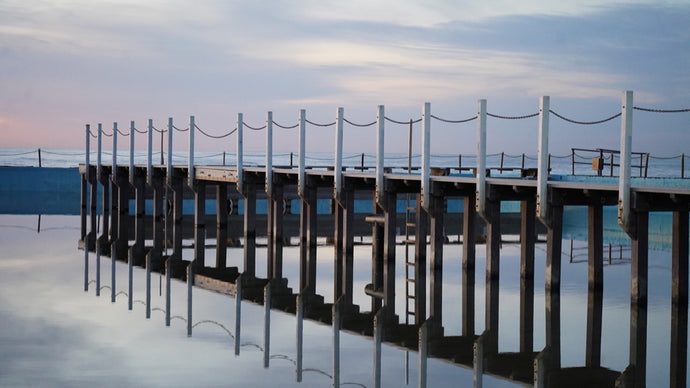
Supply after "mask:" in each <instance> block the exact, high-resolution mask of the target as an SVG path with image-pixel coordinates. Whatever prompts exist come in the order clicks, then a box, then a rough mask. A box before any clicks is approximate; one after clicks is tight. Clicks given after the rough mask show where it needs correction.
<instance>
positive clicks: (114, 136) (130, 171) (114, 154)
mask: <svg viewBox="0 0 690 388" xmlns="http://www.w3.org/2000/svg"><path fill="white" fill-rule="evenodd" d="M117 132H118V131H117V123H113V164H112V169H113V171H112V173H111V174H112V177H113V180H114V181H117V135H118V133H117ZM129 173H130V176H131V174H132V170H131V169H130V170H129ZM98 179H100V177H99V178H98Z"/></svg>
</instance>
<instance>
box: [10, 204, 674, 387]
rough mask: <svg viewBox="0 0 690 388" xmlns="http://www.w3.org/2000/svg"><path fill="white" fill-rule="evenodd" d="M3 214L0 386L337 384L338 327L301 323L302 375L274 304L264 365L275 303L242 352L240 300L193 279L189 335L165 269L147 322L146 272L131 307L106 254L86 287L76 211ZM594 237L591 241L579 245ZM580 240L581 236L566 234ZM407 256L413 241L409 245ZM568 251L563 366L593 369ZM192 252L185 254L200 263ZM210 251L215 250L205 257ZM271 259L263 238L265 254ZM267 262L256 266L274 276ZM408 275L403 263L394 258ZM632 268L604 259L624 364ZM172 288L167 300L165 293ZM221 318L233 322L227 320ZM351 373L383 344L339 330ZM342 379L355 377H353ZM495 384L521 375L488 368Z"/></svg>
mask: <svg viewBox="0 0 690 388" xmlns="http://www.w3.org/2000/svg"><path fill="white" fill-rule="evenodd" d="M38 222H39V221H38V216H35V215H32V216H12V215H0V317H2V324H1V325H0V357H1V358H2V359H1V360H0V386H69V387H86V386H89V387H91V386H112V387H115V386H117V387H122V386H150V387H156V386H167V387H170V386H238V387H240V386H251V387H253V386H275V387H292V386H306V387H312V386H313V387H327V386H330V385H331V378H330V375H332V372H333V370H332V363H331V357H332V353H333V348H332V331H331V327H330V326H325V325H322V324H317V323H314V322H311V321H305V322H304V368H305V372H304V375H303V381H302V383H297V382H296V381H295V364H294V360H295V359H296V340H295V330H296V318H295V316H293V315H290V314H285V313H282V312H279V311H272V312H271V316H270V322H271V325H270V326H271V331H270V356H271V358H270V360H269V362H270V366H269V368H264V361H263V359H264V355H263V348H264V330H263V327H264V309H263V306H257V305H254V304H251V303H248V302H244V303H243V305H242V316H241V322H242V330H241V338H240V343H241V345H242V346H241V353H240V355H239V356H235V355H234V350H233V338H232V337H231V336H230V335H229V334H228V332H226V331H225V330H224V328H227V329H228V330H229V331H230V332H231V333H233V334H234V325H235V323H234V322H235V310H234V303H235V301H234V299H233V298H230V297H227V296H223V295H219V294H215V293H211V292H207V291H204V290H200V289H194V318H193V321H194V322H195V323H196V322H201V321H213V322H215V323H210V322H206V323H200V324H199V325H198V326H196V327H195V328H194V332H193V335H192V337H187V333H186V323H185V322H184V318H186V303H187V300H186V299H187V298H186V285H185V284H183V283H181V282H179V281H173V282H172V291H171V295H172V300H173V302H172V308H171V315H173V317H174V318H173V320H172V322H171V326H170V327H166V326H165V321H164V314H163V313H162V312H161V311H160V310H158V309H157V308H163V307H164V306H165V297H164V296H165V295H164V292H165V291H163V293H162V294H159V293H158V285H159V278H158V275H155V276H154V280H153V284H154V286H153V287H154V294H153V297H152V301H151V307H152V308H153V309H154V311H153V312H152V316H151V319H149V320H147V319H146V318H145V313H144V312H145V308H144V304H143V300H144V295H145V272H144V270H143V269H139V268H137V269H135V271H134V293H133V298H134V301H135V302H134V305H133V310H132V311H128V309H127V295H126V294H124V293H119V294H118V296H117V300H116V302H115V303H114V304H113V303H111V301H110V290H109V288H108V287H109V286H110V275H111V273H110V268H111V262H110V260H109V259H108V258H103V260H102V263H101V287H102V289H101V296H100V297H97V296H96V290H95V284H94V283H91V284H90V285H89V291H88V292H84V290H83V276H84V275H83V271H84V267H83V265H84V262H83V252H82V251H78V250H77V240H78V238H79V230H78V226H79V217H77V216H43V217H42V218H41V220H40V232H38V227H39V225H38ZM575 244H576V245H579V246H584V244H585V243H584V242H576V243H575ZM563 247H564V249H566V250H567V249H569V247H570V241H569V240H568V241H564V244H563ZM398 249H399V250H398V252H397V257H398V258H400V259H399V260H401V261H402V258H403V257H404V248H403V247H398ZM444 249H445V250H444V289H443V292H444V295H443V304H444V305H443V308H444V316H443V321H444V322H443V324H444V327H445V331H446V335H454V334H455V335H459V334H460V332H461V326H460V324H461V316H460V305H461V297H460V292H461V288H460V282H461V251H462V246H461V245H446V246H445V248H444ZM543 249H544V246H543V244H538V245H537V252H536V260H535V317H534V322H535V332H534V333H535V334H534V338H535V344H534V348H535V349H541V348H543V346H544V319H545V318H544V289H543V284H544V262H545V255H544V251H543ZM298 253H299V250H298V248H297V247H286V248H285V251H284V266H285V267H284V273H285V276H286V277H288V278H289V282H290V284H291V285H292V284H296V283H297V279H298ZM565 253H566V254H564V255H563V269H562V283H561V308H562V310H561V311H562V312H561V314H562V316H561V320H562V324H561V333H562V336H563V338H562V346H563V353H562V364H563V366H564V367H567V366H581V365H584V357H585V331H586V319H587V316H586V313H587V266H586V262H574V263H570V262H569V256H568V254H567V253H569V252H565ZM191 255H192V252H191V251H189V252H187V251H185V259H187V260H189V259H190V258H191V257H188V256H191ZM208 257H213V254H212V251H209V252H208V253H207V258H208ZM241 257H242V255H241V250H240V249H237V248H230V249H229V252H228V265H239V266H240V267H241ZM261 257H265V249H264V250H263V251H262V250H261V248H259V250H258V252H257V259H259V258H261ZM318 257H319V264H318V280H317V292H318V293H319V294H321V295H324V296H325V299H326V302H333V288H332V278H333V259H332V258H333V247H332V246H325V245H324V246H320V247H319V248H318ZM484 259H485V249H484V246H483V245H478V246H477V269H476V271H477V272H476V273H477V280H476V292H475V294H476V298H477V300H476V308H477V310H476V311H477V312H476V332H477V333H481V331H482V330H483V328H484V313H483V312H484V265H483V264H484V261H485V260H484ZM370 260H371V247H370V246H368V245H361V246H360V245H358V246H356V247H355V285H354V289H355V291H356V294H355V295H354V300H355V303H357V304H359V305H360V306H361V307H362V308H363V309H364V310H366V309H368V306H369V303H370V302H369V298H368V297H367V296H366V295H365V294H364V291H363V290H364V286H365V284H366V283H369V282H370V272H369V271H370V268H371V267H370V266H371V263H370ZM576 261H577V260H576ZM90 263H91V265H90V275H89V276H90V279H95V276H96V275H95V274H96V269H95V257H94V255H93V254H92V255H91V256H90ZM264 267H265V266H264V265H263V264H262V262H261V260H257V276H262V275H264V273H265V268H264ZM397 270H398V277H399V279H404V273H403V271H404V268H403V265H402V264H401V263H400V264H399V265H398V266H397ZM500 272H501V273H500V276H501V278H500V307H499V309H500V311H499V314H500V315H499V316H500V327H499V351H501V352H508V351H517V350H518V349H519V328H518V317H519V292H520V290H519V284H520V279H519V245H517V244H509V243H504V244H503V246H502V249H501V270H500ZM116 279H117V281H116V286H115V288H116V290H117V291H118V292H120V291H122V292H124V291H126V290H127V266H126V264H125V263H119V262H118V263H116ZM629 279H630V266H629V264H628V263H627V262H625V261H623V262H615V261H614V264H613V265H606V266H605V267H604V302H603V306H604V313H603V330H602V366H604V367H608V368H611V369H615V370H619V371H621V370H623V369H625V367H626V366H627V364H628V349H629V344H628V341H629V320H630V318H629V300H630V296H629V295H630V294H629V292H630V285H629V282H630V280H629ZM670 280H671V264H670V252H667V251H651V252H650V268H649V320H648V325H649V326H648V331H647V332H648V340H647V347H648V348H647V352H648V359H647V384H648V385H649V386H667V385H668V381H669V380H668V379H669V377H668V374H669V373H668V371H669V353H670V318H671V310H670V306H671V296H670ZM398 283H399V284H398V286H397V290H396V293H397V295H398V296H399V297H398V300H399V305H398V306H396V310H397V311H404V305H403V304H402V303H403V302H402V299H403V298H402V297H400V296H401V295H404V288H403V287H404V286H403V283H402V281H400V282H398ZM161 295H162V296H161ZM219 325H222V326H223V327H224V328H222V327H220V326H219ZM340 344H341V348H340V357H341V370H340V381H341V382H344V383H349V384H350V385H346V386H366V387H371V386H372V374H373V343H372V341H371V339H370V338H364V337H359V336H356V335H352V334H349V333H341V337H340ZM416 366H417V355H416V353H410V369H409V378H410V385H411V386H415V385H416V379H417V370H416ZM428 368H429V370H428V384H429V386H430V387H440V386H448V385H449V384H450V385H453V386H468V385H471V384H472V371H471V370H468V369H465V368H462V367H458V366H456V365H451V364H448V363H445V362H441V361H438V360H433V359H430V360H429V363H428ZM405 375H406V370H405V352H404V351H403V350H400V349H398V348H395V347H391V346H387V345H384V346H383V352H382V383H383V386H386V387H398V386H403V385H404V383H405ZM343 385H344V384H343ZM484 385H485V386H488V387H503V386H514V383H511V382H507V381H503V380H499V379H495V378H492V377H489V376H485V377H484Z"/></svg>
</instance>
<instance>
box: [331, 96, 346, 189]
mask: <svg viewBox="0 0 690 388" xmlns="http://www.w3.org/2000/svg"><path fill="white" fill-rule="evenodd" d="M344 112H345V109H343V108H342V107H341V108H338V110H337V112H336V116H335V117H336V119H335V165H334V166H333V173H334V174H333V189H334V191H335V200H336V201H338V202H339V201H340V193H341V192H342V190H343V117H344Z"/></svg>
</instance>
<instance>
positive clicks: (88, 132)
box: [84, 124, 91, 251]
mask: <svg viewBox="0 0 690 388" xmlns="http://www.w3.org/2000/svg"><path fill="white" fill-rule="evenodd" d="M84 163H85V164H86V169H85V170H84V179H86V181H87V182H88V181H89V175H90V174H89V170H90V169H91V124H86V159H85V160H84ZM84 250H85V251H88V249H84Z"/></svg>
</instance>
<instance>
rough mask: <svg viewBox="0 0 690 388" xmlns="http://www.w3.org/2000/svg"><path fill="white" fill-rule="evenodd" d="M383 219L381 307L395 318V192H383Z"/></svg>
mask: <svg viewBox="0 0 690 388" xmlns="http://www.w3.org/2000/svg"><path fill="white" fill-rule="evenodd" d="M384 199H385V208H384V209H383V217H384V218H385V220H386V221H385V223H384V231H383V293H384V297H383V305H384V306H386V311H387V312H388V315H389V316H391V317H392V316H395V237H396V230H395V229H396V218H397V217H396V216H397V209H396V205H397V203H396V200H397V195H396V193H395V192H391V191H386V192H385V198H384Z"/></svg>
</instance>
